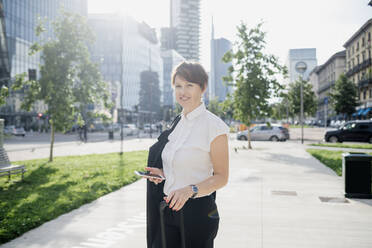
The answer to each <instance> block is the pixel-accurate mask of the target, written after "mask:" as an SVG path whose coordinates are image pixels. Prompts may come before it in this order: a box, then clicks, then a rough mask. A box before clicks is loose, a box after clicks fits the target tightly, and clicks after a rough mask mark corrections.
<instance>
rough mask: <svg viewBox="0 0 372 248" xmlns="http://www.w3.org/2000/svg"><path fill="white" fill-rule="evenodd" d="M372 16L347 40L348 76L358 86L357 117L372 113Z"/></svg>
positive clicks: (369, 115) (364, 116)
mask: <svg viewBox="0 0 372 248" xmlns="http://www.w3.org/2000/svg"><path fill="white" fill-rule="evenodd" d="M371 33H372V18H371V19H369V20H368V21H367V22H366V23H365V24H364V25H363V26H362V27H361V28H360V29H359V30H358V31H357V32H356V33H354V34H353V35H352V36H351V37H350V39H348V40H347V41H346V43H345V44H344V47H345V49H346V71H347V72H346V76H347V78H348V79H349V80H351V81H352V82H353V83H355V84H356V85H357V86H358V91H359V107H358V108H357V110H358V111H357V114H356V115H357V117H358V118H360V117H362V118H366V117H371V116H372V115H371V113H372V111H371V110H372V62H371V53H372V48H371Z"/></svg>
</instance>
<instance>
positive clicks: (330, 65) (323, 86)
mask: <svg viewBox="0 0 372 248" xmlns="http://www.w3.org/2000/svg"><path fill="white" fill-rule="evenodd" d="M345 57H346V52H345V51H340V52H338V53H335V54H334V55H332V56H331V57H330V58H329V59H328V60H327V61H326V62H325V63H324V64H323V65H321V66H319V67H318V69H317V71H316V74H317V75H318V87H317V88H318V90H317V99H318V109H317V119H318V120H321V121H322V123H324V120H325V119H326V118H327V120H329V119H336V113H335V111H334V109H333V108H332V106H331V105H330V104H329V94H330V93H331V92H332V90H333V87H334V85H335V82H336V80H337V79H338V78H339V77H340V75H341V74H343V73H345Z"/></svg>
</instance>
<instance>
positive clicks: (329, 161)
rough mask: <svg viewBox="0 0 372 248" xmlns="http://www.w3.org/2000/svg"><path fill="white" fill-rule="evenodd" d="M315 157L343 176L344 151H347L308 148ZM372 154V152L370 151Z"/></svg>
mask: <svg viewBox="0 0 372 248" xmlns="http://www.w3.org/2000/svg"><path fill="white" fill-rule="evenodd" d="M306 151H307V152H308V153H310V154H311V155H312V156H313V157H315V158H317V159H318V160H319V161H320V162H322V163H323V164H325V165H326V166H328V167H329V168H331V169H332V170H334V171H335V172H336V173H337V175H339V176H342V153H346V151H330V150H319V149H306ZM369 154H371V155H372V153H369Z"/></svg>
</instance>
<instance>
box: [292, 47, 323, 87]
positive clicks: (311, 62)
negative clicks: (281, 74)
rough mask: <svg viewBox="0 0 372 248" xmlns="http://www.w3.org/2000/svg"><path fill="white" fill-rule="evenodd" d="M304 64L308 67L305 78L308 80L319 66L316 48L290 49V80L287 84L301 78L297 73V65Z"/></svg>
mask: <svg viewBox="0 0 372 248" xmlns="http://www.w3.org/2000/svg"><path fill="white" fill-rule="evenodd" d="M298 62H304V63H305V64H306V66H307V68H306V71H305V72H304V75H303V78H304V79H305V80H308V77H309V74H310V72H311V71H312V70H313V69H314V68H315V66H317V59H316V48H300V49H289V52H288V58H287V63H286V65H287V68H288V80H287V83H292V82H294V81H297V80H298V79H299V78H300V74H299V73H298V72H297V71H296V64H297V63H298Z"/></svg>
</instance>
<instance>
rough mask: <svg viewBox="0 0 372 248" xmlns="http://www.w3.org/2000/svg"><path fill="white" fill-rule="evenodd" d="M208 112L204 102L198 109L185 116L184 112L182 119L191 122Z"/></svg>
mask: <svg viewBox="0 0 372 248" xmlns="http://www.w3.org/2000/svg"><path fill="white" fill-rule="evenodd" d="M205 111H206V108H205V105H204V102H202V103H201V104H200V105H199V106H198V107H197V108H195V109H194V110H193V111H191V112H190V113H188V114H187V115H185V114H184V113H183V111H182V118H184V119H186V120H188V121H191V120H193V119H195V118H196V117H198V116H199V115H201V114H202V113H204V112H205Z"/></svg>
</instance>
